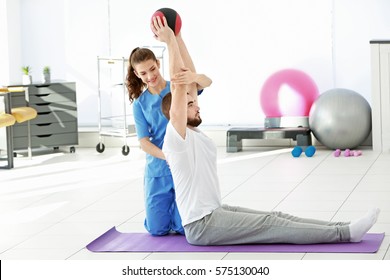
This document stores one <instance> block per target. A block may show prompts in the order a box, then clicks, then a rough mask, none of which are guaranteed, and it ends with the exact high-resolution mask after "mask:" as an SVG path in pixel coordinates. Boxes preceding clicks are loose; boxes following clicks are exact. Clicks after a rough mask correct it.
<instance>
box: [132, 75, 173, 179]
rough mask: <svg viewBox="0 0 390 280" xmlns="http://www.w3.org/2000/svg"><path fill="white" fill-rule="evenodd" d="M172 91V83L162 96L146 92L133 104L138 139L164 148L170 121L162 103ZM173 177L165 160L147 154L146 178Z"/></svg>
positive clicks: (163, 91) (168, 83) (161, 93)
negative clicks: (164, 112) (143, 139)
mask: <svg viewBox="0 0 390 280" xmlns="http://www.w3.org/2000/svg"><path fill="white" fill-rule="evenodd" d="M170 91H171V87H170V82H169V81H167V85H166V87H165V88H164V89H163V90H162V91H161V92H160V94H151V93H150V92H149V90H145V91H144V92H143V93H142V94H141V95H140V97H139V98H137V99H136V100H135V101H134V103H133V114H134V120H135V127H136V131H137V137H138V139H141V138H144V137H148V138H149V139H150V141H151V142H152V143H153V144H154V145H156V146H157V147H159V148H160V149H161V148H162V145H163V142H164V136H165V131H166V128H167V124H168V119H167V118H166V117H165V116H164V114H163V113H162V110H161V102H162V99H163V98H164V96H165V95H167V94H168V93H169V92H170ZM168 175H171V172H170V170H169V167H168V165H167V163H166V161H165V160H162V159H159V158H156V157H154V156H151V155H149V154H146V166H145V177H161V176H168Z"/></svg>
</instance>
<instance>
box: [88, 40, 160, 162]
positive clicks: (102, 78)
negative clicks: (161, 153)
mask: <svg viewBox="0 0 390 280" xmlns="http://www.w3.org/2000/svg"><path fill="white" fill-rule="evenodd" d="M146 48H149V49H151V50H152V51H153V52H154V53H155V55H156V57H157V59H160V61H161V70H162V73H163V75H164V51H165V47H164V46H146ZM97 64H98V65H97V66H98V114H99V125H98V126H99V143H98V144H97V145H96V151H97V152H99V153H103V152H104V150H105V145H104V143H103V138H104V137H105V136H111V137H122V138H123V146H122V154H123V155H125V156H127V155H128V154H129V153H130V147H129V145H128V144H127V138H128V137H132V136H136V131H135V124H134V118H133V107H132V106H131V103H130V101H129V97H128V92H127V88H126V84H125V80H126V75H127V68H128V59H127V58H124V57H118V58H112V57H102V56H98V57H97Z"/></svg>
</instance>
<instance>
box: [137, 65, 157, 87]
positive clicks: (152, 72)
mask: <svg viewBox="0 0 390 280" xmlns="http://www.w3.org/2000/svg"><path fill="white" fill-rule="evenodd" d="M134 70H135V71H134V73H135V75H137V77H138V78H140V79H141V80H142V82H144V83H145V84H147V86H148V87H152V88H153V87H156V86H157V85H158V84H159V83H160V82H161V79H162V76H161V73H160V62H159V61H158V60H157V61H155V60H153V59H149V60H146V61H143V62H141V63H139V64H136V65H135V66H134Z"/></svg>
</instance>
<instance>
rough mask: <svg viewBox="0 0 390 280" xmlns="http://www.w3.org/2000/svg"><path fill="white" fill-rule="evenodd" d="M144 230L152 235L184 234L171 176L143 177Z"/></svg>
mask: <svg viewBox="0 0 390 280" xmlns="http://www.w3.org/2000/svg"><path fill="white" fill-rule="evenodd" d="M144 188H145V209H146V218H145V228H146V230H147V231H148V232H149V233H150V234H152V235H166V234H168V233H169V232H170V231H171V230H172V231H175V232H177V233H180V234H184V229H183V226H182V224H181V218H180V215H179V211H178V209H177V206H176V200H175V189H174V185H173V179H172V176H163V177H145V178H144Z"/></svg>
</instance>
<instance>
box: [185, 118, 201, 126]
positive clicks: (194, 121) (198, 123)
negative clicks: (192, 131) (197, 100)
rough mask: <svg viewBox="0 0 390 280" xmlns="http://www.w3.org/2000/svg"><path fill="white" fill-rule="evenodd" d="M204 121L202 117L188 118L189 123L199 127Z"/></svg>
mask: <svg viewBox="0 0 390 280" xmlns="http://www.w3.org/2000/svg"><path fill="white" fill-rule="evenodd" d="M201 123H202V119H201V118H200V117H199V118H193V119H187V125H189V126H192V127H198V126H199V125H200V124H201Z"/></svg>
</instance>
